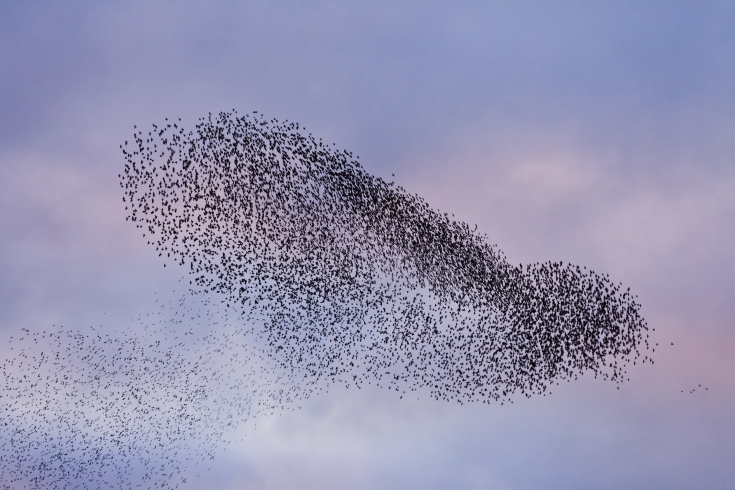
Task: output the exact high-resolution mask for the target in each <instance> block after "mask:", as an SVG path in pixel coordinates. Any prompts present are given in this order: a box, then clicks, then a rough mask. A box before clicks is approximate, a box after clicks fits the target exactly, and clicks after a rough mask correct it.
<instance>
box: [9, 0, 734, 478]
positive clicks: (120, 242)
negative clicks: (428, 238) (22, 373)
mask: <svg viewBox="0 0 735 490" xmlns="http://www.w3.org/2000/svg"><path fill="white" fill-rule="evenodd" d="M733 24H735V3H732V2H706V3H704V2H607V3H603V2H585V3H583V2H492V3H490V2H451V3H450V2H443V3H442V2H371V3H367V2H332V3H330V2H309V3H307V2H237V3H235V2H233V3H228V2H107V3H102V2H54V3H51V2H37V3H33V4H30V3H28V2H3V3H2V4H1V5H0V108H2V110H0V329H1V331H2V335H3V338H5V337H7V336H10V335H14V332H16V331H17V330H18V329H19V328H21V327H27V328H35V329H39V328H47V327H49V326H50V325H52V324H57V325H58V324H64V325H67V326H79V327H80V328H81V327H83V326H86V325H89V324H92V323H94V324H103V325H107V326H109V328H113V327H114V328H122V327H121V326H124V325H126V324H127V323H126V322H129V320H130V319H131V318H133V317H137V316H138V315H139V314H141V313H143V312H146V311H150V310H151V309H152V308H155V306H154V299H153V297H154V292H155V293H157V294H159V295H161V294H169V293H170V292H171V291H172V290H173V289H176V287H177V285H178V282H177V281H178V278H179V277H180V276H181V275H183V273H184V272H183V271H180V273H178V274H177V271H171V270H164V269H163V268H162V266H161V264H160V263H159V262H158V260H157V257H156V254H155V253H154V251H153V250H152V249H149V248H148V247H146V244H145V240H144V239H143V238H142V237H141V236H140V234H139V233H138V231H137V230H136V229H135V228H134V227H132V226H130V225H129V223H126V222H125V219H124V216H125V213H124V209H123V206H122V203H121V192H120V190H119V187H118V177H117V175H118V173H120V171H121V169H122V166H123V162H124V160H123V158H122V155H121V154H120V151H119V146H118V145H119V144H120V143H121V142H123V141H124V140H125V139H128V138H129V137H130V135H131V134H132V127H133V124H138V125H147V124H150V123H153V122H158V121H161V120H163V118H164V117H181V118H182V119H183V123H184V125H185V127H193V125H194V123H195V121H196V119H197V118H198V117H200V116H204V115H206V114H208V113H209V112H213V113H216V112H218V111H220V110H229V109H232V108H235V109H237V110H238V111H240V112H249V111H253V110H258V111H260V112H262V113H264V114H265V115H266V116H267V117H269V118H270V117H276V118H278V119H281V120H283V119H288V120H291V121H298V122H299V123H301V124H303V125H304V126H306V128H307V130H308V131H310V132H312V133H314V134H315V135H316V136H318V137H322V138H324V139H325V140H326V141H330V142H335V143H336V145H337V146H338V147H342V148H345V149H348V150H350V151H352V152H354V153H355V154H357V155H359V156H360V160H361V162H362V163H363V164H364V166H365V167H366V168H367V169H368V170H369V171H370V172H372V173H374V174H377V175H380V176H383V177H390V175H391V174H395V178H394V180H395V181H396V183H398V184H400V185H402V186H404V187H405V188H406V189H408V190H409V191H410V192H416V193H419V194H420V195H421V196H423V197H424V198H425V199H426V200H427V201H428V202H429V203H430V204H431V205H432V206H433V207H436V208H439V209H442V210H443V211H447V212H452V213H454V214H455V215H456V216H457V217H458V218H460V219H463V220H465V221H467V222H469V223H472V224H477V225H478V227H479V228H480V230H482V231H483V232H485V233H486V234H487V235H488V237H489V239H490V241H491V242H493V243H497V244H498V245H499V247H500V249H501V250H503V251H504V252H505V254H506V255H507V257H508V259H509V261H510V262H512V263H520V262H522V263H528V262H536V261H544V260H564V261H565V262H573V263H578V264H584V265H587V266H588V267H593V268H594V269H596V270H600V271H604V272H607V273H609V274H610V275H611V277H612V278H613V279H614V280H616V281H617V280H619V281H622V282H623V283H624V284H625V285H626V286H630V287H631V289H632V290H633V291H634V292H635V293H636V294H638V295H639V299H640V301H641V303H642V305H643V309H642V312H643V314H644V315H645V316H646V318H647V320H648V322H649V325H650V326H651V327H653V328H655V329H656V332H655V333H654V334H653V336H652V338H653V340H654V342H659V343H660V344H661V348H660V349H657V351H656V354H655V356H654V359H655V360H656V364H655V365H653V366H649V365H645V366H635V367H634V368H633V369H632V370H631V372H630V378H631V380H630V382H629V383H626V384H624V385H622V386H621V388H620V390H617V389H616V386H615V385H613V384H610V383H604V382H602V381H598V380H593V379H582V380H580V381H578V382H574V383H570V384H566V385H564V386H559V387H558V388H557V389H556V390H555V391H554V393H553V395H552V396H550V397H549V396H547V397H542V398H532V399H530V400H527V399H518V400H517V401H516V403H514V404H513V405H510V406H502V407H500V406H495V405H489V406H487V405H483V406H479V405H470V406H467V405H464V406H459V405H456V406H455V405H453V404H448V403H441V402H430V401H428V400H415V399H408V400H407V399H405V398H404V399H403V400H400V399H398V397H397V396H395V395H393V394H392V393H389V392H386V391H380V390H376V389H372V390H368V389H366V390H362V391H359V392H358V391H354V390H353V391H349V390H344V389H341V388H335V389H332V390H330V392H329V393H328V394H323V395H319V396H317V397H314V398H312V399H310V400H308V401H307V402H306V403H305V404H304V406H303V407H302V408H301V409H300V410H293V411H287V412H285V413H284V414H281V415H276V416H273V417H264V418H262V419H260V420H258V422H257V424H258V425H257V428H248V429H247V430H248V431H249V432H247V437H245V440H244V442H242V443H240V444H239V445H236V446H232V445H231V446H230V447H229V448H228V450H227V451H226V452H225V453H223V454H222V455H221V456H220V457H218V458H217V459H216V460H215V461H214V462H213V463H212V470H210V472H209V474H210V475H213V476H207V477H206V478H191V479H189V481H188V483H187V486H186V487H185V488H192V489H194V488H222V489H230V488H254V489H271V488H273V489H276V488H335V489H337V488H449V487H451V488H467V489H470V488H483V489H484V488H487V489H519V490H520V489H531V488H552V489H554V488H558V489H570V488H647V489H648V488H661V489H664V488H665V489H674V488H687V489H691V488H703V489H704V488H707V489H716V488H722V489H725V488H732V487H733V485H735V470H733V468H732V464H730V459H731V456H730V455H732V454H735V395H733V394H734V393H735V389H734V388H735V361H734V360H735V307H734V306H733V305H735V297H734V293H733V291H735V273H734V272H733V271H735V254H733V252H732V250H735V138H734V137H733V134H735V90H733V87H735V34H733V29H732V26H733ZM671 343H673V344H674V345H670V344H671ZM3 349H4V348H0V351H2V353H3V354H5V355H7V352H6V350H3ZM699 384H702V385H703V386H706V387H708V390H706V391H704V392H703V391H701V390H698V391H697V392H695V393H689V391H690V390H691V389H692V388H694V387H697V386H698V385H699ZM682 390H683V391H684V392H685V393H682V392H681V391H682Z"/></svg>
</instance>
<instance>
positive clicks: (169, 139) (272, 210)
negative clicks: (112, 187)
mask: <svg viewBox="0 0 735 490" xmlns="http://www.w3.org/2000/svg"><path fill="white" fill-rule="evenodd" d="M123 154H124V155H125V158H126V160H127V163H126V165H125V171H124V174H121V176H120V177H121V185H122V187H123V189H124V194H125V195H124V198H123V199H124V201H125V204H126V207H127V211H128V217H129V219H130V220H132V221H133V222H134V223H136V224H137V225H138V226H139V227H141V228H143V230H144V232H145V233H147V235H148V237H149V243H151V244H153V245H154V246H155V247H156V249H157V250H158V251H159V254H160V255H162V256H164V255H165V258H170V259H171V260H172V261H173V262H175V263H178V264H179V265H181V266H185V267H187V268H188V269H189V271H190V272H191V275H192V287H193V288H194V289H198V290H199V291H201V292H205V293H215V294H218V295H221V297H222V298H224V299H225V301H227V302H228V303H229V304H231V305H233V306H234V307H235V308H238V309H239V311H241V312H242V313H243V314H244V315H245V316H246V317H247V318H249V319H251V320H253V321H258V322H260V324H261V325H262V329H261V331H260V334H261V336H262V338H263V339H264V342H263V350H264V352H265V353H266V354H267V355H268V356H269V357H272V358H276V359H278V361H279V362H280V364H281V366H282V367H283V368H286V369H287V370H288V371H289V372H291V373H296V374H297V375H298V376H301V377H305V378H315V379H319V378H325V377H326V378H329V379H331V380H335V381H336V380H337V379H346V380H352V381H353V382H354V383H357V384H360V383H362V382H364V381H366V380H368V381H369V380H373V381H375V382H377V383H381V382H382V383H383V384H389V385H391V387H395V388H396V389H399V388H400V387H401V386H403V387H407V388H409V389H416V388H423V387H426V388H428V389H430V391H431V393H432V395H433V396H435V397H436V398H444V399H456V400H459V401H469V400H479V401H489V400H500V401H502V400H506V399H508V397H509V396H511V395H512V394H513V393H516V392H519V391H520V392H521V393H523V394H526V395H531V394H534V393H544V392H545V391H546V390H547V388H548V387H549V385H550V383H552V382H556V381H558V380H560V379H570V378H573V377H575V376H577V375H578V374H580V373H582V372H584V371H591V372H593V373H594V374H595V375H601V376H603V377H606V378H609V379H612V380H620V379H622V376H624V373H625V365H626V363H628V362H631V361H632V362H635V360H636V359H637V358H638V357H640V355H641V354H640V352H639V347H640V346H641V345H642V344H643V343H645V345H646V347H648V341H647V338H648V336H647V327H646V323H645V321H644V319H643V318H642V317H641V315H640V314H639V309H640V305H639V304H638V303H637V302H636V300H635V298H634V297H633V296H632V295H631V293H630V292H629V290H623V289H622V286H621V285H619V284H615V283H613V282H611V281H610V279H609V277H608V276H606V275H600V274H596V273H594V272H593V271H588V270H586V269H585V268H580V267H578V266H573V265H570V264H566V265H565V264H563V263H537V264H532V265H528V266H526V267H523V266H512V265H510V264H509V263H508V262H507V260H506V259H505V258H504V256H503V255H502V253H501V252H500V251H499V250H498V248H497V247H496V246H493V245H490V244H489V243H488V241H487V239H486V237H485V236H484V235H481V234H480V233H478V232H476V231H475V230H473V229H471V228H470V226H468V225H467V224H466V223H462V222H457V221H455V220H453V219H450V218H449V216H448V215H447V214H446V213H441V212H438V211H435V210H433V209H432V208H430V207H429V205H428V204H427V203H426V202H425V201H424V200H423V199H422V198H421V197H419V196H417V195H412V194H409V193H408V192H406V191H405V189H403V188H402V187H398V186H395V185H394V184H392V183H388V182H386V181H384V180H383V179H381V178H377V177H374V176H372V175H370V174H369V173H368V172H366V171H365V170H364V169H363V167H362V166H361V165H360V163H359V162H358V161H357V159H355V158H353V155H352V154H351V153H350V152H348V151H338V150H336V149H334V148H333V147H330V146H329V145H326V144H324V143H323V142H322V141H321V140H316V139H315V138H314V137H313V136H312V135H310V134H309V135H304V134H303V133H302V131H301V128H300V127H299V125H298V124H296V123H289V122H285V123H279V122H278V121H277V120H271V121H268V120H265V119H264V118H263V117H262V116H250V115H245V116H238V115H237V113H236V112H234V111H233V112H231V113H220V114H219V115H218V116H215V117H213V116H212V115H211V114H210V115H209V117H206V118H202V119H201V120H200V121H199V123H198V124H197V126H196V129H195V131H192V132H186V131H185V130H184V129H183V128H182V127H180V126H179V124H178V123H177V122H174V121H168V120H167V122H166V123H165V124H163V125H161V126H156V125H154V126H153V127H152V128H151V130H150V131H146V132H144V131H142V130H137V131H136V133H135V135H134V141H133V142H132V144H130V145H128V144H127V142H126V144H125V145H124V146H123ZM645 358H646V356H644V359H645Z"/></svg>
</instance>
